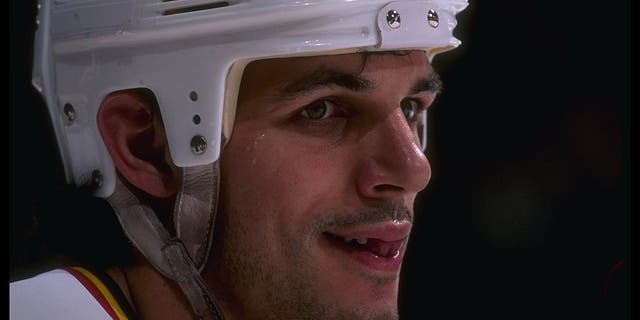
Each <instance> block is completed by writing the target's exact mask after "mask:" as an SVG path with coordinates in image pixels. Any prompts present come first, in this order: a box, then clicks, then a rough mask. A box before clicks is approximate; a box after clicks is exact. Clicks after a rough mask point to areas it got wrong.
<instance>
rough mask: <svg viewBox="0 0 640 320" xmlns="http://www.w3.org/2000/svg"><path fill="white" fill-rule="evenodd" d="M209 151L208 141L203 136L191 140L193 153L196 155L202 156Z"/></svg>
mask: <svg viewBox="0 0 640 320" xmlns="http://www.w3.org/2000/svg"><path fill="white" fill-rule="evenodd" d="M206 150H207V139H205V138H204V137H203V136H201V135H197V136H194V137H193V138H191V152H193V154H195V155H201V154H203V153H204V152H205V151H206Z"/></svg>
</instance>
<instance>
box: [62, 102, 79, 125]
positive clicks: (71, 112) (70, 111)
mask: <svg viewBox="0 0 640 320" xmlns="http://www.w3.org/2000/svg"><path fill="white" fill-rule="evenodd" d="M64 115H65V116H67V120H69V122H73V121H74V120H76V110H75V109H74V108H73V106H72V105H71V103H65V104H64Z"/></svg>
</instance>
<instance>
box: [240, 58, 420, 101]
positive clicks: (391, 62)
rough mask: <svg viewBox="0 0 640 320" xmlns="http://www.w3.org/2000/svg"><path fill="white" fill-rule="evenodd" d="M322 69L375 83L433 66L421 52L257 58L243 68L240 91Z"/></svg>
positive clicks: (416, 73) (413, 74) (263, 87)
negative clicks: (360, 77)
mask: <svg viewBox="0 0 640 320" xmlns="http://www.w3.org/2000/svg"><path fill="white" fill-rule="evenodd" d="M318 70H322V71H332V72H341V73H347V74H354V75H360V76H362V77H364V78H367V79H369V80H372V81H373V82H374V83H379V82H387V81H395V80H397V79H401V78H407V77H413V78H417V77H424V76H425V75H426V74H428V73H430V72H431V70H432V68H431V65H430V64H429V61H428V58H427V56H426V54H425V52H424V51H406V52H368V53H350V54H339V55H327V56H315V57H293V58H277V59H267V60H258V61H254V62H251V63H250V64H249V65H248V66H247V67H246V69H245V71H244V74H243V78H242V82H241V97H242V91H244V92H245V93H247V90H250V92H251V93H252V94H257V93H259V92H261V91H264V90H267V89H270V88H273V87H279V86H282V85H286V84H290V83H294V82H296V81H298V80H302V79H304V78H305V76H307V75H309V74H311V73H313V72H317V71H318Z"/></svg>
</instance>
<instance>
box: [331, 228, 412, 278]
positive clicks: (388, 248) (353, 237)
mask: <svg viewBox="0 0 640 320" xmlns="http://www.w3.org/2000/svg"><path fill="white" fill-rule="evenodd" d="M410 230H411V223H410V222H403V223H395V222H393V223H385V224H381V225H376V226H362V227H357V228H352V229H350V230H340V231H328V232H325V233H324V235H325V236H326V238H327V239H328V240H329V242H330V243H331V245H332V246H333V247H334V248H336V249H337V250H338V251H339V252H342V253H344V254H346V255H347V256H349V257H350V258H352V259H354V260H356V261H357V262H359V263H360V264H361V265H364V266H365V267H367V268H369V269H372V270H374V271H378V272H382V273H398V272H399V271H400V266H401V263H402V257H403V249H404V246H405V244H406V242H407V239H408V236H409V231H410Z"/></svg>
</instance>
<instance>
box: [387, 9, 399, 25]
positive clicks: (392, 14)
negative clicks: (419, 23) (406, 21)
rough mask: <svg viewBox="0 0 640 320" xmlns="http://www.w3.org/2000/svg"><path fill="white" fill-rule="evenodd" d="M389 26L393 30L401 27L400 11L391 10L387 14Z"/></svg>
mask: <svg viewBox="0 0 640 320" xmlns="http://www.w3.org/2000/svg"><path fill="white" fill-rule="evenodd" d="M387 24H388V25H389V27H391V28H393V29H398V27H400V14H399V13H398V11H395V10H389V11H388V12H387Z"/></svg>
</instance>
